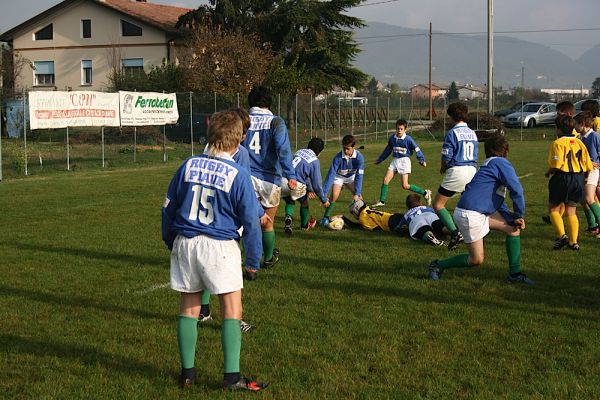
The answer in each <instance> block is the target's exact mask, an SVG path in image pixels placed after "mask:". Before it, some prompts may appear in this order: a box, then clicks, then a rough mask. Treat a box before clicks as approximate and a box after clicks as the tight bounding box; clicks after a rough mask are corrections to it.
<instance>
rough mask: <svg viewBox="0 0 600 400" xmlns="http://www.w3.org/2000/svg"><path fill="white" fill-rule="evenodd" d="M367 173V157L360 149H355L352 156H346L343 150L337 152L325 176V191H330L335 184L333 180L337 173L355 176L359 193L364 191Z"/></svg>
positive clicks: (346, 176) (355, 183)
mask: <svg viewBox="0 0 600 400" xmlns="http://www.w3.org/2000/svg"><path fill="white" fill-rule="evenodd" d="M364 173H365V158H364V157H363V155H362V154H361V153H360V151H358V150H356V149H354V153H352V155H351V156H350V157H346V156H345V155H344V152H343V151H340V152H339V153H337V154H336V155H335V156H334V157H333V160H332V161H331V167H329V172H327V177H326V178H325V185H324V186H323V191H324V192H325V193H329V190H330V189H331V186H333V180H334V179H335V176H336V175H340V176H343V177H344V178H350V177H351V176H353V175H355V177H354V188H355V190H356V193H355V194H357V195H360V194H361V193H362V180H363V175H364Z"/></svg>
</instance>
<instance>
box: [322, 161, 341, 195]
mask: <svg viewBox="0 0 600 400" xmlns="http://www.w3.org/2000/svg"><path fill="white" fill-rule="evenodd" d="M338 156H339V153H338V154H336V155H335V156H334V157H333V160H332V161H331V166H330V167H329V171H328V172H327V176H326V177H325V184H324V185H323V192H324V193H325V195H327V193H329V190H331V186H332V185H333V180H334V179H335V174H336V172H337V170H338V167H339V164H340V161H341V160H342V159H341V158H340V157H338Z"/></svg>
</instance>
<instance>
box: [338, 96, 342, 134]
mask: <svg viewBox="0 0 600 400" xmlns="http://www.w3.org/2000/svg"><path fill="white" fill-rule="evenodd" d="M341 129H342V101H341V100H340V98H339V97H338V141H340V140H341Z"/></svg>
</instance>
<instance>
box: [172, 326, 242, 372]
mask: <svg viewBox="0 0 600 400" xmlns="http://www.w3.org/2000/svg"><path fill="white" fill-rule="evenodd" d="M238 330H239V325H238ZM197 340H198V318H192V317H186V316H185V315H180V316H179V317H178V318H177V344H178V345H179V358H180V360H181V368H184V369H187V368H193V367H194V359H195V358H196V341H197Z"/></svg>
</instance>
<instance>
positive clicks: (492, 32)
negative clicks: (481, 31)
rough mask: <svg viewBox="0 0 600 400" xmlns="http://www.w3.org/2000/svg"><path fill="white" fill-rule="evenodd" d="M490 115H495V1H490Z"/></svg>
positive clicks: (488, 87)
mask: <svg viewBox="0 0 600 400" xmlns="http://www.w3.org/2000/svg"><path fill="white" fill-rule="evenodd" d="M487 92H488V114H493V113H494V0H488V78H487Z"/></svg>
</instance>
